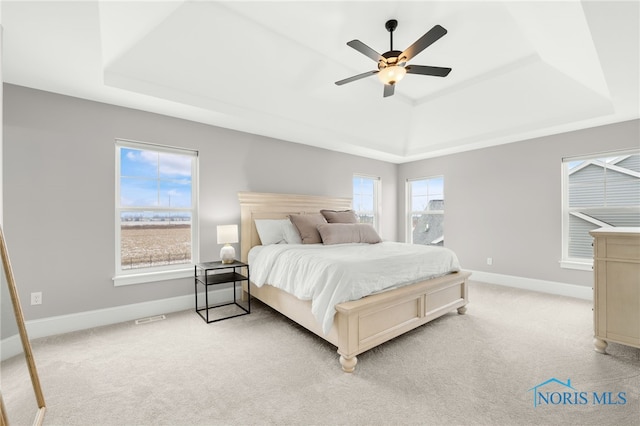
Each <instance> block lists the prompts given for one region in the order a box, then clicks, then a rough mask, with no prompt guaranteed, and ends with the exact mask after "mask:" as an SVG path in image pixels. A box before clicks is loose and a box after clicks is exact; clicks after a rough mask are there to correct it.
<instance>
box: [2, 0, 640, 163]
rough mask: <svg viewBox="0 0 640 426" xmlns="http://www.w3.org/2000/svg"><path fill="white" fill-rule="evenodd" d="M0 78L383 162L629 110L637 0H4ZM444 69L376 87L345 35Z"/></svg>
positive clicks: (634, 103)
mask: <svg viewBox="0 0 640 426" xmlns="http://www.w3.org/2000/svg"><path fill="white" fill-rule="evenodd" d="M0 13H1V14H0V19H1V22H2V26H3V64H2V66H3V78H4V81H5V82H8V83H12V84H17V85H21V86H27V87H33V88H37V89H42V90H47V91H51V92H56V93H61V94H65V95H70V96H76V97H80V98H86V99H91V100H95V101H100V102H107V103H111V104H116V105H122V106H126V107H132V108H137V109H141V110H146V111H152V112H156V113H161V114H166V115H170V116H175V117H180V118H185V119H189V120H194V121H198V122H203V123H208V124H212V125H216V126H221V127H226V128H231V129H237V130H241V131H245V132H250V133H255V134H260V135H265V136H269V137H274V138H279V139H284V140H287V141H292V142H297V143H302V144H307V145H313V146H319V147H324V148H327V149H331V150H336V151H341V152H347V153H351V154H357V155H362V156H366V157H370V158H376V159H381V160H386V161H391V162H394V163H402V162H407V161H412V160H417V159H423V158H429V157H433V156H437V155H443V154H448V153H454V152H460V151H465V150H469V149H475V148H481V147H486V146H491V145H496V144H501V143H509V142H513V141H517V140H523V139H527V138H531V137H537V136H543V135H548V134H553V133H559V132H564V131H569V130H574V129H580V128H586V127H592V126H596V125H601V124H607V123H613V122H619V121H624V120H629V119H633V118H638V117H640V107H639V92H640V88H639V80H640V71H639V52H640V41H639V40H640V29H639V28H640V26H639V21H640V11H639V3H638V1H625V2H613V1H602V2H596V1H582V2H580V1H533V2H524V1H496V2H486V1H466V2H462V1H407V2H396V1H368V2H363V1H342V2H340V1H315V2H311V1H296V2H293V1H254V2H248V1H238V2H214V1H177V2H170V1H158V2H152V1H125V2H122V1H120V2H117V1H98V2H96V1H71V2H56V1H44V2H33V1H4V0H3V1H2V9H1V10H0ZM392 18H393V19H397V20H398V28H397V30H396V31H395V33H394V48H395V49H397V50H404V49H405V48H407V47H408V46H409V45H410V44H411V43H413V42H414V41H415V40H417V39H418V38H419V37H420V36H422V35H423V34H424V33H425V32H427V31H428V30H429V29H431V28H432V27H433V26H434V25H436V24H440V25H442V26H443V27H445V28H446V29H447V30H448V33H447V34H446V35H445V36H444V37H442V38H441V39H440V40H438V41H437V42H436V43H434V44H433V45H431V46H430V47H428V48H427V49H426V50H424V51H423V52H422V53H420V54H418V55H417V56H416V57H415V58H413V59H412V60H411V61H409V63H410V64H419V65H434V66H442V67H451V68H453V71H452V72H451V73H450V74H449V76H448V77H446V78H439V77H430V76H422V75H407V76H406V77H405V78H404V80H402V81H400V82H399V83H398V84H397V86H396V90H395V95H394V96H393V97H389V98H383V97H382V89H383V86H382V84H381V83H380V82H379V81H378V79H377V77H375V76H372V77H368V78H366V79H363V80H358V81H355V82H352V83H349V84H346V85H344V86H336V85H335V84H334V82H335V81H337V80H341V79H343V78H346V77H349V76H352V75H355V74H359V73H362V72H365V71H369V70H374V69H376V63H375V62H373V61H372V60H371V59H369V58H367V57H366V56H364V55H362V54H361V53H359V52H357V51H356V50H354V49H352V48H350V47H348V46H347V45H346V42H348V41H349V40H353V39H359V40H361V41H362V42H364V43H365V44H367V45H368V46H370V47H372V48H373V49H375V50H376V51H378V52H380V53H382V52H385V51H387V50H389V33H388V32H387V31H386V29H385V28H384V24H385V22H386V21H387V20H388V19H392Z"/></svg>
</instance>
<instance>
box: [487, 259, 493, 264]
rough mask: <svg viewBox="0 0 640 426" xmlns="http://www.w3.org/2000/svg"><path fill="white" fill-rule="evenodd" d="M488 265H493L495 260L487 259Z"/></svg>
mask: <svg viewBox="0 0 640 426" xmlns="http://www.w3.org/2000/svg"><path fill="white" fill-rule="evenodd" d="M487 265H489V266H491V265H493V258H492V257H487Z"/></svg>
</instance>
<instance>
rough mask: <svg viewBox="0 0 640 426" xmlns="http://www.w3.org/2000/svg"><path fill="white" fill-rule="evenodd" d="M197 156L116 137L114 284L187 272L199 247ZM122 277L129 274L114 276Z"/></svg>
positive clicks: (190, 272)
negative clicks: (170, 272)
mask: <svg viewBox="0 0 640 426" xmlns="http://www.w3.org/2000/svg"><path fill="white" fill-rule="evenodd" d="M197 155H198V153H197V152H196V151H189V150H183V149H178V148H169V147H164V146H158V145H151V144H143V143H137V142H128V141H120V140H118V141H116V278H115V280H116V285H122V284H133V283H136V282H145V281H152V280H158V279H163V278H164V279H168V278H176V277H179V276H188V275H185V274H184V271H187V272H188V274H192V270H191V266H192V263H193V261H194V260H195V259H197V248H198V244H197V235H198V232H197V231H198V217H197V208H196V207H197V191H196V189H197V176H198V174H197ZM168 271H172V272H174V274H173V275H171V274H169V273H168ZM176 271H183V273H182V274H180V273H179V274H177V275H176V274H175V272H176ZM158 274H160V275H158ZM123 276H125V277H128V278H126V279H119V277H123ZM132 276H133V277H134V278H133V279H132V278H131V277H132ZM140 277H143V278H142V279H140Z"/></svg>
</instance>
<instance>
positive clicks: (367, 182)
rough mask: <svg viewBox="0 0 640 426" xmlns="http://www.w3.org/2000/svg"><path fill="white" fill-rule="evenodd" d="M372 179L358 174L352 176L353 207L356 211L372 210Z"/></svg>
mask: <svg viewBox="0 0 640 426" xmlns="http://www.w3.org/2000/svg"><path fill="white" fill-rule="evenodd" d="M373 186H374V181H373V179H367V178H364V177H360V176H354V178H353V208H354V209H355V210H356V211H368V212H372V211H373V210H374V209H373Z"/></svg>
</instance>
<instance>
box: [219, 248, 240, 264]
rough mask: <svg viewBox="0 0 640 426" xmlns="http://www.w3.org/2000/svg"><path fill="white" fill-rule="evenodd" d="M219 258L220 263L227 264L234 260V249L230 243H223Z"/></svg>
mask: <svg viewBox="0 0 640 426" xmlns="http://www.w3.org/2000/svg"><path fill="white" fill-rule="evenodd" d="M220 260H222V263H224V264H225V265H226V264H229V263H233V262H235V261H236V249H234V248H233V246H231V245H230V244H225V245H224V246H223V247H222V248H221V249H220Z"/></svg>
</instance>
